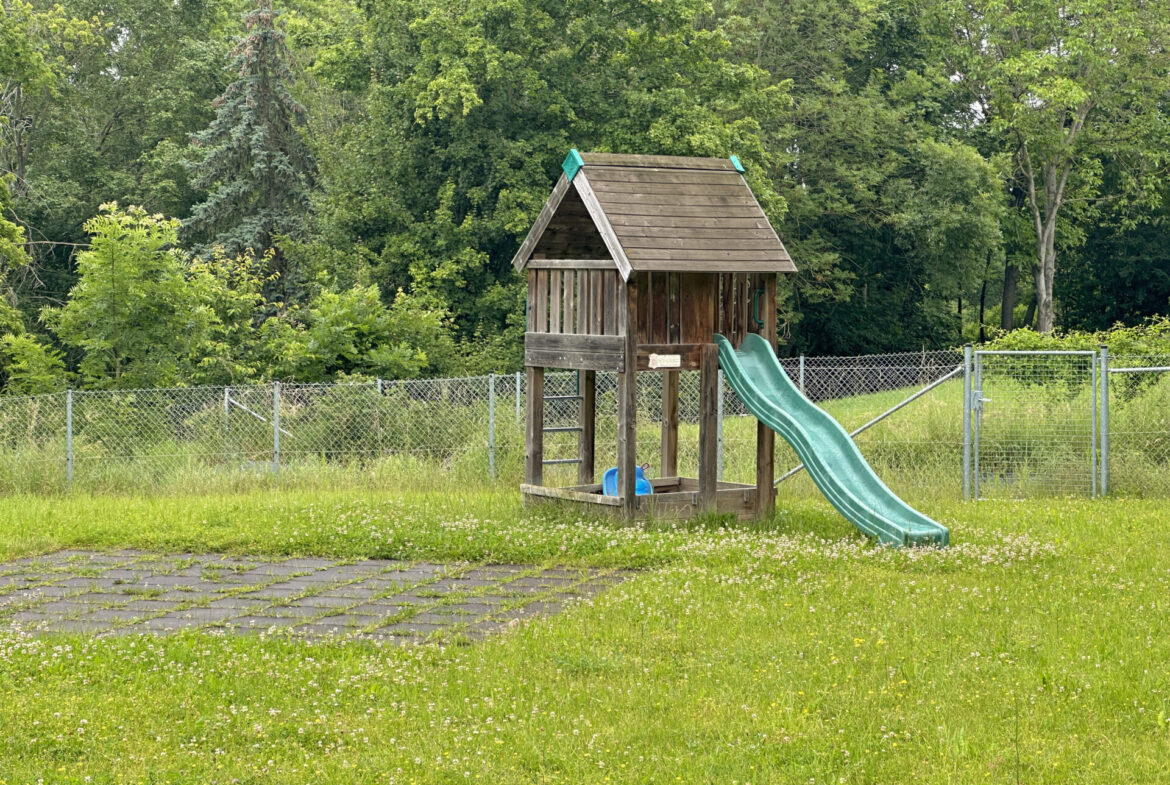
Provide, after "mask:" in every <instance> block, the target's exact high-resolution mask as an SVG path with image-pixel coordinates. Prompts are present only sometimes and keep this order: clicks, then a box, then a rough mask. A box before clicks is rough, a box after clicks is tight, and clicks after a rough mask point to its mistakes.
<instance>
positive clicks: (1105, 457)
mask: <svg viewBox="0 0 1170 785" xmlns="http://www.w3.org/2000/svg"><path fill="white" fill-rule="evenodd" d="M1099 405H1100V407H1101V435H1100V437H1099V438H1100V440H1101V488H1100V490H1101V495H1102V496H1104V495H1106V494H1107V493H1109V347H1108V346H1105V345H1102V346H1101V399H1100V401H1099Z"/></svg>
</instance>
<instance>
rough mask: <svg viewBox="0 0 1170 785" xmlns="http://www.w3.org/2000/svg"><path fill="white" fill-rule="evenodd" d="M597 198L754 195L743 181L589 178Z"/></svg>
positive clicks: (747, 196)
mask: <svg viewBox="0 0 1170 785" xmlns="http://www.w3.org/2000/svg"><path fill="white" fill-rule="evenodd" d="M591 182H592V184H593V190H594V192H596V194H597V198H599V199H601V201H602V202H604V201H605V200H606V199H608V198H609V195H610V194H642V195H645V196H653V195H659V196H660V195H663V194H670V195H683V196H688V195H694V194H709V195H720V196H744V197H745V198H750V199H751V200H752V201H753V202H754V201H755V197H754V196H751V191H750V190H748V188H747V186H746V185H744V184H743V182H738V183H737V182H735V181H733V180H729V181H727V182H718V183H658V182H636V183H631V182H621V181H618V180H596V179H594V180H591Z"/></svg>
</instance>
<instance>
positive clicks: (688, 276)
mask: <svg viewBox="0 0 1170 785" xmlns="http://www.w3.org/2000/svg"><path fill="white" fill-rule="evenodd" d="M718 286H719V282H718V279H717V278H716V277H715V274H714V273H685V274H682V275H680V276H679V289H680V299H681V303H682V305H681V309H680V311H681V313H682V320H681V327H682V329H681V331H680V335H679V340H680V341H682V342H683V343H712V342H713V341H714V335H715V292H716V290H717V289H718Z"/></svg>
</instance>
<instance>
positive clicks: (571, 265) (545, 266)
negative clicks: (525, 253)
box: [528, 259, 617, 270]
mask: <svg viewBox="0 0 1170 785" xmlns="http://www.w3.org/2000/svg"><path fill="white" fill-rule="evenodd" d="M528 269H529V270H616V269H617V267H615V266H614V263H613V260H612V259H530V260H529V262H528Z"/></svg>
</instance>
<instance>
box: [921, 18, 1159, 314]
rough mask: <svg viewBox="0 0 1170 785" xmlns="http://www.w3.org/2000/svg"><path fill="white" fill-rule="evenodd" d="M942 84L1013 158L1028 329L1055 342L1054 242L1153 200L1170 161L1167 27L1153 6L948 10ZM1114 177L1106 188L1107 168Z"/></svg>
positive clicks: (1057, 243)
mask: <svg viewBox="0 0 1170 785" xmlns="http://www.w3.org/2000/svg"><path fill="white" fill-rule="evenodd" d="M942 9H943V12H944V15H945V16H944V23H945V24H946V25H947V28H948V29H949V30H950V31H951V35H952V43H953V45H952V46H951V47H950V48H949V51H948V52H947V57H946V60H945V61H946V68H947V70H948V75H949V76H951V77H952V80H953V82H954V84H955V85H956V87H957V88H959V89H960V90H962V91H964V94H965V95H967V96H968V97H969V99H970V100H971V101H972V102H973V111H972V112H970V113H968V117H967V119H968V122H969V123H970V124H971V125H972V126H974V127H976V128H979V127H982V128H983V129H984V131H983V132H984V133H987V134H990V135H992V136H993V138H994V140H995V142H996V143H997V144H998V145H999V146H1000V148H1001V149H1004V150H1005V151H1007V152H1009V153H1010V154H1011V155H1012V159H1013V163H1014V172H1013V175H1014V181H1015V186H1016V187H1017V188H1018V189H1019V190H1020V192H1021V193H1022V195H1023V202H1024V205H1025V207H1024V209H1025V211H1026V213H1027V215H1028V217H1029V223H1030V226H1031V230H1032V234H1033V237H1032V242H1033V248H1034V261H1033V279H1034V288H1035V298H1036V328H1037V330H1038V331H1040V332H1048V331H1051V330H1052V328H1053V325H1054V317H1055V308H1054V302H1055V299H1054V292H1053V282H1054V280H1055V278H1056V269H1057V263H1056V260H1057V253H1058V250H1059V249H1060V246H1061V241H1060V239H1059V237H1058V234H1060V233H1061V232H1064V233H1066V234H1069V235H1071V236H1070V237H1069V238H1068V239H1069V240H1071V241H1074V242H1075V241H1076V240H1078V239H1079V236H1077V234H1076V233H1077V229H1076V227H1075V222H1076V218H1077V217H1078V216H1075V215H1072V214H1070V213H1073V212H1080V213H1081V215H1080V217H1081V218H1084V217H1085V215H1087V214H1091V213H1092V212H1093V208H1094V206H1095V205H1098V204H1100V203H1101V202H1102V201H1103V200H1113V201H1117V202H1122V201H1133V202H1143V201H1149V200H1156V199H1157V197H1158V194H1159V190H1158V187H1157V185H1158V183H1157V175H1158V173H1159V171H1160V168H1161V167H1162V165H1163V164H1164V162H1165V161H1166V160H1167V152H1166V149H1167V140H1168V139H1170V134H1168V133H1167V130H1168V129H1167V123H1166V114H1165V109H1164V106H1163V102H1164V99H1165V94H1166V73H1167V68H1168V66H1170V49H1168V44H1170V39H1168V38H1167V36H1168V34H1170V17H1168V15H1167V14H1166V11H1165V8H1164V6H1163V5H1162V4H1161V3H1156V2H1150V0H1112V1H1110V2H1103V0H1062V2H1052V0H946V2H944V3H942ZM1106 160H1109V161H1112V162H1113V163H1114V164H1115V165H1116V166H1117V172H1118V177H1117V178H1116V180H1115V182H1113V183H1111V184H1110V185H1109V186H1108V187H1107V185H1106V183H1105V181H1104V179H1103V176H1102V173H1103V171H1104V163H1105V161H1106Z"/></svg>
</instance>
